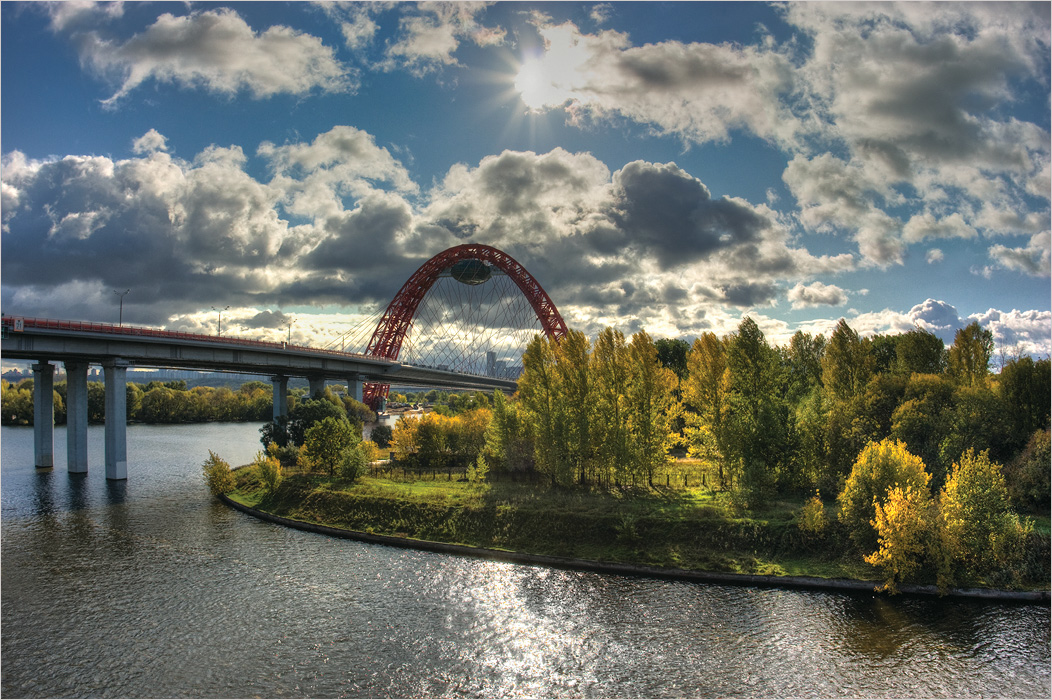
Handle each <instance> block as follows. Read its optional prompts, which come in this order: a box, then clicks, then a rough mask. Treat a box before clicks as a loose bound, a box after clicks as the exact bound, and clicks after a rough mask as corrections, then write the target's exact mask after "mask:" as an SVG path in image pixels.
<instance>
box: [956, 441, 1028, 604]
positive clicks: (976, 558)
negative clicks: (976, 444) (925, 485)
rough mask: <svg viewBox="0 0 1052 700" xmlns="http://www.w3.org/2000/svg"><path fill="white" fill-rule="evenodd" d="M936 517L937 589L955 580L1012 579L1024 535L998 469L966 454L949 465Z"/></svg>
mask: <svg viewBox="0 0 1052 700" xmlns="http://www.w3.org/2000/svg"><path fill="white" fill-rule="evenodd" d="M939 511H940V522H941V526H942V532H941V536H942V537H941V539H942V547H943V566H942V567H941V570H940V575H941V576H942V577H943V580H942V581H941V583H943V584H946V583H952V582H954V581H956V580H957V579H958V578H959V577H964V578H966V579H973V578H978V577H989V576H991V575H997V577H998V578H1002V579H1005V578H1011V576H1012V573H1013V571H1014V570H1015V569H1016V567H1017V566H1018V564H1019V561H1020V557H1021V555H1022V548H1023V542H1024V540H1025V538H1026V536H1027V534H1028V532H1029V529H1028V526H1024V525H1023V524H1021V523H1020V522H1019V518H1018V517H1017V516H1016V514H1015V513H1014V512H1013V511H1012V509H1011V506H1010V504H1009V498H1008V489H1007V488H1006V486H1005V481H1004V476H1002V474H1001V467H1000V465H999V464H997V463H996V462H992V461H991V460H990V456H989V455H988V454H987V453H985V452H980V453H978V454H976V453H975V452H974V451H973V450H968V452H966V453H965V454H963V455H962V456H961V460H960V462H958V463H955V464H954V465H953V472H952V473H951V475H950V478H949V479H947V481H946V485H945V486H944V487H943V490H942V493H941V494H940V495H939Z"/></svg>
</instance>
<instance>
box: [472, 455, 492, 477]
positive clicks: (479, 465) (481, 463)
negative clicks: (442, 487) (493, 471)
mask: <svg viewBox="0 0 1052 700" xmlns="http://www.w3.org/2000/svg"><path fill="white" fill-rule="evenodd" d="M488 474H489V464H487V463H486V457H485V456H484V455H482V454H479V456H478V458H476V459H475V461H474V462H472V463H471V464H470V465H469V466H468V481H470V482H471V483H473V484H479V483H482V482H484V481H485V480H486V476H487V475H488Z"/></svg>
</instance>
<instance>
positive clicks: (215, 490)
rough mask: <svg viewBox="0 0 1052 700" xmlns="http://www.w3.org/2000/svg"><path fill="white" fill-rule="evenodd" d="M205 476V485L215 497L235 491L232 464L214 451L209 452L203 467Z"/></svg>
mask: <svg viewBox="0 0 1052 700" xmlns="http://www.w3.org/2000/svg"><path fill="white" fill-rule="evenodd" d="M201 468H202V470H203V471H204V475H205V483H206V484H207V485H208V490H209V491H210V492H211V493H212V495H213V496H220V495H222V494H224V493H230V492H231V491H233V490H234V488H235V486H236V484H235V482H234V473H233V472H232V471H231V470H230V464H229V463H228V462H227V461H226V460H225V459H223V458H222V457H220V456H219V455H217V454H216V453H215V452H212V450H209V451H208V459H206V460H205V463H204V464H203V465H201Z"/></svg>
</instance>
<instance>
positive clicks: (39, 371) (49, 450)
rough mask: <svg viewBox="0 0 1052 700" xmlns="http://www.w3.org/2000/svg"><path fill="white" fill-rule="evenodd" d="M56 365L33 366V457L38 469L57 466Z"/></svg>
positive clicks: (42, 363) (37, 364) (40, 363)
mask: <svg viewBox="0 0 1052 700" xmlns="http://www.w3.org/2000/svg"><path fill="white" fill-rule="evenodd" d="M54 392H55V365H52V364H49V363H47V362H38V363H36V364H34V365H33V456H34V458H35V459H36V465H37V467H38V468H43V469H50V468H52V467H54V466H55V393H54Z"/></svg>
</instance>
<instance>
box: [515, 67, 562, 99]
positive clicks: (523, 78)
mask: <svg viewBox="0 0 1052 700" xmlns="http://www.w3.org/2000/svg"><path fill="white" fill-rule="evenodd" d="M515 89H516V90H518V92H519V97H521V98H522V101H523V102H524V103H525V104H526V106H527V107H529V108H530V109H535V110H539V109H544V108H545V107H547V106H551V105H552V103H553V101H554V99H555V97H556V96H555V87H554V86H553V85H552V84H551V81H550V80H548V78H547V76H546V75H545V66H544V59H542V58H533V59H529V60H527V61H525V62H524V63H523V64H522V66H521V67H520V68H519V73H518V75H516V76H515Z"/></svg>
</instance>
